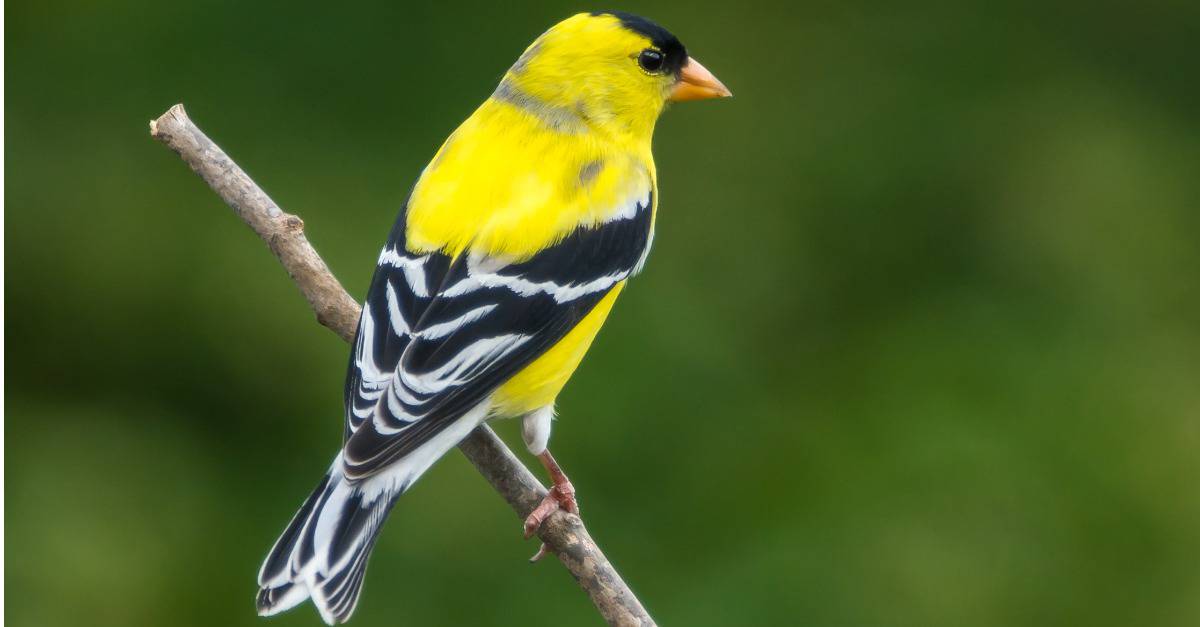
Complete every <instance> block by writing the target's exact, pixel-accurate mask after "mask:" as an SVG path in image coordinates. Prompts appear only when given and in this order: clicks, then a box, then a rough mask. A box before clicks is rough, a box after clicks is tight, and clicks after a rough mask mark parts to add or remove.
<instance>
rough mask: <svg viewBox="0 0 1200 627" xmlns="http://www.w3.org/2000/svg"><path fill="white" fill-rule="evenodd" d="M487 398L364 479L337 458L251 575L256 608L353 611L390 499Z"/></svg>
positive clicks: (468, 424) (458, 436)
mask: <svg viewBox="0 0 1200 627" xmlns="http://www.w3.org/2000/svg"><path fill="white" fill-rule="evenodd" d="M487 409H488V405H487V403H486V402H485V403H481V404H480V405H478V406H477V407H476V408H475V409H473V410H472V411H470V412H467V413H466V414H465V415H463V416H462V417H460V418H458V419H457V420H456V421H454V423H452V424H451V425H449V426H447V427H446V428H444V429H442V431H441V432H440V433H438V434H437V435H436V436H434V437H433V439H431V440H430V441H428V442H426V443H424V444H422V445H421V446H420V447H418V448H417V450H415V451H413V452H411V453H409V454H408V455H406V456H404V457H403V458H401V459H399V460H397V461H396V462H394V463H392V464H391V465H390V466H388V467H387V468H385V469H383V470H382V471H380V472H379V473H377V474H375V475H372V476H371V477H369V478H366V479H357V480H351V479H348V478H347V477H346V475H345V474H344V473H343V470H342V469H343V468H344V465H343V463H342V455H341V454H339V455H338V456H337V457H336V458H335V459H334V460H333V465H332V466H330V467H329V472H328V473H326V474H325V478H324V479H322V480H321V483H319V484H318V485H317V489H316V490H313V493H312V494H311V495H309V497H308V499H307V500H305V501H304V505H301V506H300V511H298V512H296V515H295V516H294V517H292V521H291V522H290V523H288V526H287V529H285V530H284V531H283V535H281V536H279V539H278V540H276V541H275V546H274V547H272V549H271V552H270V554H268V555H267V559H266V560H265V561H264V562H263V565H262V568H261V569H260V570H259V572H258V586H259V591H258V598H257V605H258V613H259V614H260V615H262V616H270V615H272V614H278V613H279V612H282V611H284V610H287V609H291V608H293V607H295V606H296V605H298V604H300V603H301V602H303V601H304V599H307V598H312V600H313V605H316V606H317V611H318V612H320V613H321V618H324V619H325V622H327V623H329V624H330V625H333V624H335V623H344V622H346V620H347V619H349V618H350V615H351V614H353V613H354V606H355V605H356V604H357V603H358V595H359V592H360V591H361V590H362V583H363V576H364V575H365V574H366V572H367V561H368V560H369V559H370V557H371V549H373V548H374V547H375V540H376V538H378V537H379V530H380V529H381V528H382V527H383V522H384V520H385V519H387V516H388V513H389V512H390V511H391V510H392V505H394V504H395V502H396V499H398V498H399V497H400V495H401V494H404V492H405V491H406V490H407V489H408V487H409V486H411V485H412V484H413V482H414V481H416V480H417V478H419V477H420V476H421V474H422V473H424V472H425V471H426V470H427V469H428V468H429V467H430V466H431V465H432V464H433V462H434V461H436V460H437V459H438V458H440V457H441V456H442V455H444V454H445V453H446V451H448V450H450V449H451V448H453V447H454V446H455V445H456V444H458V443H459V442H461V441H462V439H463V438H464V437H466V436H467V434H468V433H470V432H471V430H472V429H474V428H475V427H476V426H478V425H479V423H480V422H482V420H483V419H484V417H485V416H486V414H487Z"/></svg>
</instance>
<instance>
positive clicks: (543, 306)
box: [344, 195, 653, 478]
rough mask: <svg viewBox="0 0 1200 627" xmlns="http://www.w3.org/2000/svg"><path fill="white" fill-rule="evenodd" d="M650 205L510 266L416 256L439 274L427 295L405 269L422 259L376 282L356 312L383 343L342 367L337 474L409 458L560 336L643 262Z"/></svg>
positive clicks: (363, 344)
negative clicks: (382, 330)
mask: <svg viewBox="0 0 1200 627" xmlns="http://www.w3.org/2000/svg"><path fill="white" fill-rule="evenodd" d="M652 202H653V199H652V198H651V197H650V196H649V195H647V196H645V197H643V198H640V199H638V200H636V201H634V202H632V203H631V204H630V206H629V207H627V208H625V209H624V210H623V211H620V212H618V213H617V215H616V216H615V217H614V218H613V219H610V220H608V221H606V222H603V223H601V224H598V225H595V226H589V227H580V228H578V229H576V230H575V231H573V232H572V233H571V234H569V235H568V236H567V237H566V238H564V239H563V240H562V241H560V242H558V243H557V244H555V245H553V246H551V247H549V248H546V249H544V250H542V251H541V252H539V253H537V254H535V255H533V256H532V257H531V258H529V259H527V260H524V261H521V262H515V263H509V262H507V261H505V260H502V259H497V258H494V257H484V256H480V255H475V254H468V255H463V256H462V257H460V258H459V259H457V260H455V261H454V262H453V263H449V264H448V267H447V261H446V260H445V257H443V256H440V255H438V257H442V258H441V259H440V260H437V261H433V260H434V259H435V257H434V256H430V257H426V258H424V260H423V261H422V262H421V263H423V264H433V265H435V266H436V271H437V272H438V273H440V274H441V275H442V278H441V284H440V286H439V287H438V288H437V289H429V284H428V281H429V279H430V275H431V274H432V273H431V272H429V271H423V272H422V273H421V276H419V275H418V273H417V272H414V271H412V270H408V269H407V268H409V267H410V265H409V264H415V263H416V261H415V260H419V259H421V258H413V257H409V256H403V257H402V258H403V260H404V261H402V262H400V263H399V264H398V267H400V268H402V270H401V271H400V272H399V274H402V275H403V276H402V277H393V278H391V279H388V280H386V282H385V283H381V285H382V289H383V290H384V293H383V294H382V298H381V297H380V294H378V293H377V289H378V288H377V287H373V288H372V295H371V297H369V298H368V307H367V308H364V314H363V315H364V318H365V317H366V315H367V311H368V310H369V311H370V312H372V320H371V321H370V322H369V323H366V322H364V324H363V325H362V327H361V328H362V329H364V331H365V330H367V329H371V330H372V331H373V332H374V333H375V334H376V335H378V334H379V331H378V330H377V329H378V327H379V326H380V325H379V324H377V323H375V322H374V317H375V316H379V317H384V316H385V315H386V318H385V319H386V320H388V321H389V324H388V325H387V330H386V335H387V336H388V337H386V338H380V337H373V338H370V339H371V340H372V341H371V342H368V341H366V339H363V338H360V340H359V350H356V356H355V360H354V362H353V363H352V368H351V370H352V372H351V373H350V376H349V377H348V385H347V398H348V399H349V400H350V401H353V402H352V403H348V404H347V407H353V408H354V410H353V411H350V410H348V412H347V431H348V432H350V433H351V435H350V436H349V438H348V439H347V441H346V445H345V448H344V463H345V465H346V472H347V474H348V475H349V476H350V477H353V478H364V477H369V476H371V475H373V474H375V473H377V472H379V471H380V470H381V469H383V468H385V467H386V466H387V465H388V464H390V463H391V462H393V461H396V460H397V459H399V458H401V457H403V456H405V455H406V454H408V453H411V452H412V451H414V450H415V449H416V448H417V447H419V446H421V445H422V444H424V443H425V442H428V441H429V440H430V439H431V438H432V437H434V436H435V435H437V434H438V433H439V432H440V431H441V430H442V429H444V428H445V427H446V425H447V424H449V423H450V422H453V421H454V420H455V419H457V418H459V417H460V416H462V415H464V414H465V413H466V412H467V411H468V410H470V409H471V408H473V407H474V406H476V405H477V404H479V403H480V402H482V401H483V400H484V399H485V398H486V397H487V396H488V395H489V394H490V393H491V392H493V391H494V390H495V389H496V388H497V387H499V386H500V385H501V384H502V383H504V381H506V380H507V379H508V378H510V377H511V376H513V375H514V374H516V373H517V372H519V371H520V370H521V369H522V368H523V367H525V366H526V365H528V364H529V363H531V362H532V361H533V360H535V359H537V357H539V356H540V355H541V354H542V353H544V352H545V351H546V350H547V349H548V348H550V347H551V346H553V345H554V344H555V343H556V342H558V341H559V340H560V339H562V337H563V336H564V335H566V334H567V333H568V332H569V331H570V330H571V329H572V328H574V326H575V325H576V324H577V323H578V322H579V321H580V320H581V319H583V317H584V316H586V315H587V314H588V313H589V312H590V311H591V309H592V307H594V306H595V305H596V303H598V302H599V301H600V300H601V299H603V298H604V296H605V295H607V294H608V292H609V290H611V289H612V288H613V286H615V285H616V284H617V283H620V282H621V281H624V280H625V279H626V278H628V277H629V276H630V275H631V274H633V273H634V272H635V271H636V269H637V268H638V267H639V266H640V264H641V262H642V261H643V260H644V259H645V256H646V253H647V251H648V250H649V245H650V238H651V228H652V208H651V207H652ZM394 250H395V249H394V248H389V249H385V251H384V255H383V256H381V259H384V258H388V259H391V258H392V257H391V256H390V253H389V251H394ZM396 256H400V255H399V254H397V255H396ZM410 260H413V261H410ZM393 267H397V266H393ZM380 268H381V270H382V269H383V266H382V265H381V266H380ZM443 268H444V269H443ZM389 274H392V275H395V274H397V272H395V271H392V272H389ZM421 279H424V282H422V281H421ZM413 285H416V286H417V287H416V288H413ZM406 288H408V291H409V293H406V292H404V290H405V289H406ZM418 292H420V293H418ZM401 294H405V296H404V297H401ZM405 298H407V299H408V301H409V302H408V303H405V302H404V301H405ZM406 304H409V306H408V307H406V306H405V305H406ZM413 304H415V305H416V306H412V305H413ZM414 320H415V322H414ZM364 335H365V333H364ZM401 345H403V349H402V351H400V354H397V352H396V347H398V346H401ZM369 347H373V348H374V352H372V353H368V352H367V349H368V348H369ZM389 365H390V366H393V367H394V369H395V370H394V373H393V376H392V377H391V379H390V381H388V382H387V383H384V382H383V380H382V379H383V376H384V373H383V372H381V371H380V369H379V367H380V366H382V367H386V366H389ZM373 366H374V367H375V368H376V369H374V370H373V369H372V367H373ZM351 383H354V385H355V387H354V389H351V386H350V384H351ZM371 402H374V403H375V405H374V412H373V413H370V414H368V413H367V412H366V411H365V410H366V409H367V405H368V404H369V403H371ZM367 418H370V420H367Z"/></svg>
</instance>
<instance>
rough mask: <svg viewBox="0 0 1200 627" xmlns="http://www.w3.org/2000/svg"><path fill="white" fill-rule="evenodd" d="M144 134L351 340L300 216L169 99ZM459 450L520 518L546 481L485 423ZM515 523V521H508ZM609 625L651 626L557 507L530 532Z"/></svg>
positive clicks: (577, 525)
mask: <svg viewBox="0 0 1200 627" xmlns="http://www.w3.org/2000/svg"><path fill="white" fill-rule="evenodd" d="M150 135H151V136H153V137H154V139H157V140H158V141H160V142H162V143H163V144H164V145H166V146H167V147H168V148H170V149H171V150H173V151H175V152H176V153H177V154H178V155H179V156H180V157H181V158H182V159H183V160H184V161H185V162H186V163H187V164H188V165H189V166H191V168H192V170H193V171H195V172H196V174H199V175H200V177H201V178H203V179H204V182H206V183H208V186H209V187H211V188H212V190H213V191H214V192H216V193H217V195H218V196H220V197H221V199H222V200H224V201H225V202H226V203H227V204H228V205H229V206H230V207H232V208H233V211H234V213H236V214H237V216H238V217H239V218H241V219H242V221H243V222H245V223H246V225H247V226H249V227H250V228H251V229H253V230H254V232H255V233H257V234H258V236H259V237H260V238H262V240H263V242H265V243H266V244H267V246H268V247H269V248H270V249H271V252H272V253H274V254H275V256H276V257H277V258H278V259H279V262H280V263H281V264H283V267H284V269H286V270H287V272H288V275H290V276H291V277H292V280H293V281H295V283H296V286H297V287H299V288H300V291H301V292H302V293H303V294H304V298H305V299H306V300H308V304H309V306H310V307H312V310H313V311H314V312H316V314H317V321H318V322H320V323H321V324H322V325H324V326H326V327H328V328H329V329H330V330H331V331H333V332H334V333H336V334H337V335H338V337H340V338H342V339H343V340H345V341H347V342H353V341H354V332H355V327H356V326H357V324H358V314H359V311H360V309H359V306H358V303H357V302H356V301H355V300H354V299H353V298H351V297H350V295H349V294H347V293H346V290H345V289H344V288H343V287H342V285H341V283H339V282H338V280H337V279H336V278H334V276H333V274H332V273H331V272H330V271H329V267H328V266H326V265H325V262H324V260H322V259H321V256H320V255H318V254H317V251H316V250H314V249H313V247H312V245H311V244H309V242H308V238H306V237H305V236H304V222H303V221H302V220H300V218H298V217H296V216H294V215H291V214H289V213H286V212H284V211H283V210H282V209H280V208H279V205H276V204H275V202H274V201H272V200H271V198H270V197H268V196H267V194H266V193H265V192H263V191H262V189H261V188H259V187H258V185H256V184H255V183H254V181H252V180H251V179H250V177H249V176H247V175H246V173H245V172H243V171H242V169H241V168H239V167H238V165H237V164H236V163H234V162H233V160H232V159H230V158H229V156H228V155H226V154H225V152H224V151H222V150H221V149H220V148H219V147H218V146H217V145H216V144H214V143H213V142H212V140H210V139H209V138H208V136H206V135H205V134H204V133H203V132H202V131H201V130H200V129H199V128H197V127H196V125H195V124H193V123H192V121H191V120H190V119H189V118H188V116H187V113H186V112H185V111H184V110H183V105H175V106H173V107H171V108H170V109H169V110H167V112H166V113H164V114H163V115H162V116H161V117H159V118H158V119H157V120H154V121H152V122H150ZM458 447H459V449H460V450H461V451H462V452H463V454H465V455H466V456H467V458H468V459H470V460H471V463H472V464H474V465H475V468H477V469H478V470H479V472H480V474H482V475H483V476H484V478H486V479H487V480H488V482H489V483H491V484H492V487H493V488H495V490H496V492H498V493H500V496H502V497H503V498H504V500H505V501H507V502H508V504H509V506H511V507H512V508H513V510H514V511H515V512H516V513H517V515H518V516H520V517H521V519H524V518H525V516H528V515H529V513H530V512H531V511H533V508H534V507H536V506H537V504H538V503H539V502H541V500H542V497H544V496H545V495H546V488H545V487H543V486H542V484H541V482H540V481H538V480H537V478H535V477H534V475H533V473H531V472H529V469H527V468H526V467H525V466H524V465H523V464H522V463H521V462H520V461H519V460H518V459H517V457H516V456H515V455H513V452H512V451H511V450H509V449H508V447H507V446H505V445H504V443H503V442H502V441H501V440H500V438H498V437H496V434H495V433H494V432H493V431H492V430H491V429H490V428H489V427H488V426H487V425H481V426H480V427H479V428H478V429H476V430H475V431H473V432H472V433H471V435H469V436H467V438H466V439H465V440H463V442H462V443H461V444H459V446H458ZM514 529H515V528H514ZM538 537H539V538H541V540H542V541H543V542H545V543H546V546H547V548H548V549H549V550H550V551H552V552H553V553H554V554H555V555H557V556H558V559H559V561H560V562H562V563H563V565H564V566H566V567H567V570H569V571H570V572H571V575H572V576H573V577H575V580H576V581H578V582H579V586H580V587H581V588H583V589H584V591H585V592H587V594H588V596H589V597H591V599H592V603H593V604H595V606H596V609H597V610H599V611H600V615H601V616H603V617H604V620H606V621H608V623H609V624H610V625H641V626H650V625H654V624H655V623H654V619H652V618H650V615H649V614H648V613H647V612H646V610H645V609H644V608H643V607H642V604H641V602H640V601H638V599H637V597H636V596H634V594H633V592H631V591H630V590H629V586H627V585H625V582H624V581H623V580H622V579H621V576H620V575H619V574H617V571H616V569H615V568H613V566H612V564H611V563H610V562H609V561H608V558H606V557H604V553H603V552H601V551H600V547H598V546H596V543H595V542H594V541H593V540H592V537H591V536H590V535H589V534H588V532H587V529H586V528H585V527H584V526H583V521H582V520H580V519H579V517H578V516H575V515H573V514H569V513H566V512H563V511H561V510H560V511H557V512H555V513H554V514H553V515H552V516H550V518H549V519H547V520H546V522H545V524H543V525H542V528H541V529H540V530H539V532H538Z"/></svg>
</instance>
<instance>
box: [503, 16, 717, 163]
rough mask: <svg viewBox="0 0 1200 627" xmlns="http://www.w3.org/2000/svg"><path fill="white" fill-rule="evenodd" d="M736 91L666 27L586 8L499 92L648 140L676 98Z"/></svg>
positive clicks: (533, 51) (554, 31)
mask: <svg viewBox="0 0 1200 627" xmlns="http://www.w3.org/2000/svg"><path fill="white" fill-rule="evenodd" d="M731 95H732V94H731V93H730V92H729V90H728V89H726V88H725V86H724V85H722V84H721V82H720V81H719V80H717V78H716V77H715V76H713V75H712V73H710V72H709V71H708V70H707V69H705V68H704V66H702V65H700V63H698V62H697V61H696V60H695V59H692V58H690V57H688V54H687V51H686V50H685V49H684V47H683V44H682V43H680V42H679V40H678V39H676V38H675V36H674V35H672V34H671V33H670V32H668V31H667V30H666V29H665V28H663V27H661V26H659V25H658V24H655V23H654V22H651V21H650V20H647V19H645V18H642V17H638V16H636V15H630V14H628V13H621V12H603V13H601V12H596V13H580V14H578V15H575V16H573V17H570V18H567V19H566V20H563V21H562V22H559V23H558V24H556V25H555V26H553V27H552V28H551V29H550V30H548V31H546V32H545V33H544V34H543V35H542V36H541V37H538V38H537V40H536V41H534V42H533V44H531V45H530V46H529V47H528V48H527V49H526V50H525V53H524V54H522V55H521V58H520V59H518V60H517V62H516V63H515V64H513V66H512V68H510V69H509V70H508V72H507V73H506V74H505V75H504V80H503V81H502V82H501V83H500V86H499V87H498V88H497V90H496V94H495V97H497V98H499V99H502V100H508V101H509V102H513V103H514V104H518V105H519V106H524V107H526V108H534V109H537V110H539V112H540V113H541V114H544V115H546V116H548V119H552V120H554V119H557V120H561V121H562V124H563V125H569V124H571V123H572V122H573V119H577V120H580V121H582V122H583V124H584V125H586V127H589V128H594V129H600V130H604V131H608V132H613V133H621V134H629V135H633V136H634V137H637V138H643V137H644V138H645V139H646V140H649V136H650V134H651V133H652V132H653V130H654V122H655V121H656V120H657V119H658V115H659V114H660V113H661V112H662V110H663V108H664V106H665V105H666V103H667V102H670V101H681V100H702V99H707V98H722V97H728V96H731Z"/></svg>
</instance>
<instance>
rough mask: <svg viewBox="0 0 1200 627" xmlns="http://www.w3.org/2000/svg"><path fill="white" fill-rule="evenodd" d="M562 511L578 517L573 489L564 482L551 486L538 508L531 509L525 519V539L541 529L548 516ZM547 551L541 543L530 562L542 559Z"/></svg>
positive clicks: (568, 483)
mask: <svg viewBox="0 0 1200 627" xmlns="http://www.w3.org/2000/svg"><path fill="white" fill-rule="evenodd" d="M560 509H561V510H563V511H565V512H569V513H572V514H575V515H577V516H578V515H579V502H578V501H576V500H575V487H574V486H572V485H571V483H570V482H569V481H564V482H562V483H559V484H557V485H554V486H552V487H551V488H550V489H549V490H548V491H547V492H546V496H545V497H544V498H543V499H542V502H541V503H538V506H537V507H535V508H533V511H532V512H530V513H529V515H528V516H526V517H525V539H526V540H528V539H529V538H532V537H533V536H534V534H536V533H537V532H538V529H541V528H542V525H543V524H544V523H545V522H546V520H547V519H548V518H550V515H551V514H553V513H554V512H555V511H557V510H560ZM547 552H549V550H548V549H547V548H546V544H545V543H544V542H543V543H542V546H541V547H539V548H538V551H537V553H535V554H534V555H533V557H531V558H529V561H530V562H536V561H538V560H540V559H542V558H543V557H545V555H546V553H547Z"/></svg>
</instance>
